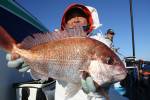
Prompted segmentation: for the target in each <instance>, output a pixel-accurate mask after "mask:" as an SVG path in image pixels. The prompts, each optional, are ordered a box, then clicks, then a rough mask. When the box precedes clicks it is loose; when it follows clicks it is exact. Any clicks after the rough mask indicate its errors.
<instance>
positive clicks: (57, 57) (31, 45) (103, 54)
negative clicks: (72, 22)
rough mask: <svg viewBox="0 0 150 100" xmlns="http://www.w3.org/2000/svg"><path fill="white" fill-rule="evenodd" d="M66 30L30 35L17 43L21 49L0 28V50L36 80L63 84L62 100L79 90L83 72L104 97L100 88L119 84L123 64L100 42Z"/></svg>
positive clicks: (121, 78) (123, 73) (123, 68)
mask: <svg viewBox="0 0 150 100" xmlns="http://www.w3.org/2000/svg"><path fill="white" fill-rule="evenodd" d="M81 29H82V28H81ZM69 31H70V32H73V33H70V32H69ZM69 31H68V30H67V31H66V30H64V31H60V32H52V33H46V34H40V33H39V34H33V36H29V37H27V38H25V40H24V41H23V42H22V43H21V44H22V45H23V47H24V49H23V48H22V49H21V48H19V47H17V44H16V42H15V40H14V39H13V38H12V37H11V36H10V35H9V34H8V33H7V31H5V29H3V28H2V27H0V47H2V48H3V49H4V50H6V51H7V52H10V53H12V52H13V53H17V54H19V55H20V56H21V57H22V58H24V61H25V63H27V64H28V65H29V67H30V68H31V72H32V74H33V76H35V77H36V78H38V79H48V78H49V77H51V78H54V79H57V80H62V81H65V82H67V90H66V92H67V93H68V94H67V95H66V98H68V97H70V96H73V95H75V93H76V92H77V91H78V90H79V89H80V88H81V78H82V79H83V78H84V74H85V73H88V74H89V75H90V76H91V78H92V80H93V81H94V83H96V84H97V85H98V86H99V88H98V89H100V91H101V92H99V93H100V94H102V95H104V96H105V97H107V90H106V91H105V88H103V86H104V85H107V87H108V84H109V85H111V84H112V83H114V82H118V81H121V80H123V79H124V78H125V77H126V75H127V71H126V69H125V66H124V64H123V62H122V61H121V60H120V58H119V57H118V56H117V55H116V54H115V53H114V52H113V51H112V50H111V49H110V48H109V47H107V46H106V45H105V44H104V43H102V42H100V41H97V40H95V39H91V38H88V37H86V33H84V31H83V30H80V29H79V30H78V29H77V31H76V29H73V30H70V29H69ZM68 32H69V33H68ZM97 85H96V86H97ZM103 92H105V93H103ZM107 100H108V99H107Z"/></svg>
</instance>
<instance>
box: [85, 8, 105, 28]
mask: <svg viewBox="0 0 150 100" xmlns="http://www.w3.org/2000/svg"><path fill="white" fill-rule="evenodd" d="M86 7H87V8H88V9H89V11H90V12H91V15H92V18H93V26H94V29H96V28H99V27H101V26H102V24H101V23H100V21H99V17H98V13H97V10H96V9H95V8H94V7H91V6H86Z"/></svg>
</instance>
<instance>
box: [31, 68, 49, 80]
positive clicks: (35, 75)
mask: <svg viewBox="0 0 150 100" xmlns="http://www.w3.org/2000/svg"><path fill="white" fill-rule="evenodd" d="M30 75H31V77H32V78H33V79H34V80H39V79H41V80H42V81H47V80H48V77H46V76H44V75H42V74H40V73H38V72H36V71H34V70H32V69H31V72H30Z"/></svg>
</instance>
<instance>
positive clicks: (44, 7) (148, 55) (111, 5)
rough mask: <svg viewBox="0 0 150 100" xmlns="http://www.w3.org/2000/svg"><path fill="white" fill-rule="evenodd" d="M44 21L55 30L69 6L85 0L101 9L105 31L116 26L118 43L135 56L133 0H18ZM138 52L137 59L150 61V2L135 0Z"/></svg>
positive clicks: (121, 48)
mask: <svg viewBox="0 0 150 100" xmlns="http://www.w3.org/2000/svg"><path fill="white" fill-rule="evenodd" d="M16 1H17V2H18V3H19V4H20V5H22V6H23V7H24V8H25V9H27V10H28V11H29V12H30V13H32V14H33V15H34V16H35V17H36V18H37V19H39V20H40V21H41V22H42V24H43V25H44V26H45V27H46V28H48V29H49V30H50V31H53V30H54V29H55V28H59V27H60V23H61V17H62V15H63V12H64V10H65V8H66V7H67V6H68V5H69V4H71V3H81V4H84V5H88V6H93V7H95V8H96V9H97V11H98V14H99V19H100V22H101V23H102V24H103V25H102V27H101V30H102V32H103V34H104V33H105V32H106V30H107V29H108V28H112V29H113V30H114V31H115V33H116V35H115V38H114V44H115V46H116V47H119V48H120V50H119V52H120V53H122V54H123V55H124V56H132V40H131V39H132V37H131V24H130V11H129V0H16ZM133 16H134V32H135V55H136V57H137V59H144V60H150V45H149V41H150V31H149V30H150V1H149V0H133Z"/></svg>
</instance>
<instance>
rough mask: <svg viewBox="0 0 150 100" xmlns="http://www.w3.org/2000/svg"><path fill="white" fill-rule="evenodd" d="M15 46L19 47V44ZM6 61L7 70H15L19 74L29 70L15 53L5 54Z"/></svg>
mask: <svg viewBox="0 0 150 100" xmlns="http://www.w3.org/2000/svg"><path fill="white" fill-rule="evenodd" d="M17 46H18V47H21V45H20V44H18V45H17ZM6 60H7V61H8V63H7V65H8V67H9V68H16V69H18V71H19V72H25V71H27V70H28V69H29V66H28V65H27V64H26V63H24V60H23V59H22V58H21V57H20V55H18V54H16V53H11V54H10V53H8V54H6Z"/></svg>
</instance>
